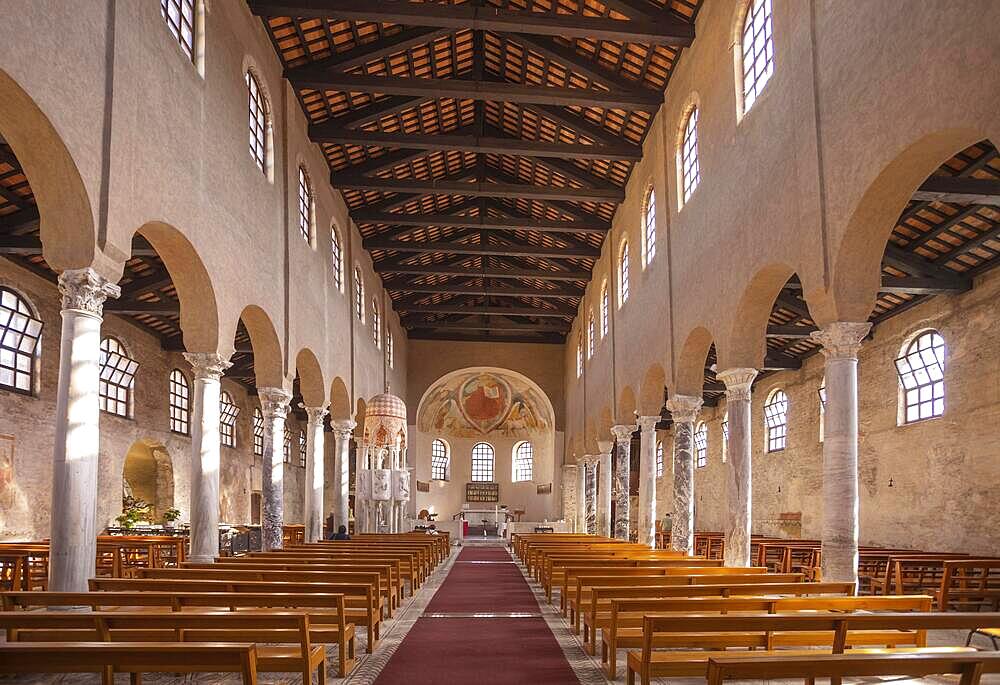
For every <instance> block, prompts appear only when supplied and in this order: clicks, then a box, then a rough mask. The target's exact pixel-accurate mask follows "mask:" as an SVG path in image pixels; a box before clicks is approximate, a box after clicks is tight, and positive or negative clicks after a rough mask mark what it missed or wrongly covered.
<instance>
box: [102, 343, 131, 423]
mask: <svg viewBox="0 0 1000 685" xmlns="http://www.w3.org/2000/svg"><path fill="white" fill-rule="evenodd" d="M100 364H101V382H100V404H101V411H106V412H107V413H109V414H115V415H116V416H124V417H125V418H128V417H129V416H131V415H132V388H133V386H134V385H135V372H136V371H138V370H139V362H137V361H135V360H134V359H130V358H129V356H128V354H127V353H126V352H125V348H124V346H122V344H121V342H119V341H118V340H116V339H115V338H105V339H104V340H102V341H101V359H100Z"/></svg>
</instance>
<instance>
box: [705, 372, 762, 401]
mask: <svg viewBox="0 0 1000 685" xmlns="http://www.w3.org/2000/svg"><path fill="white" fill-rule="evenodd" d="M715 377H716V378H718V379H719V380H720V381H722V382H723V383H725V384H726V400H727V401H729V402H734V401H740V400H742V401H744V402H749V401H750V387H751V386H752V385H753V381H754V379H755V378H756V377H757V369H748V368H745V367H736V368H733V369H726V370H725V371H718V372H716V374H715Z"/></svg>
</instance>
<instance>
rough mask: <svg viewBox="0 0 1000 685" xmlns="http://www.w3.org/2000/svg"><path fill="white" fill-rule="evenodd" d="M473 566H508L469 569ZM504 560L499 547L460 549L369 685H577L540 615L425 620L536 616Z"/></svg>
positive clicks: (516, 572)
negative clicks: (421, 613)
mask: <svg viewBox="0 0 1000 685" xmlns="http://www.w3.org/2000/svg"><path fill="white" fill-rule="evenodd" d="M476 561H486V562H507V563H481V564H477V563H469V562H476ZM511 562H512V560H511V557H510V554H508V552H507V550H506V549H504V548H503V547H485V548H470V547H467V548H465V549H463V550H462V552H461V554H459V556H458V559H457V561H456V562H455V565H454V566H452V569H451V572H450V573H449V574H448V577H447V578H445V581H444V583H442V584H441V587H440V588H439V589H438V591H437V593H436V594H435V595H434V597H433V598H432V599H431V602H430V604H429V605H428V606H427V609H426V610H425V611H424V616H423V617H421V618H419V619H417V621H416V623H415V624H414V626H413V628H412V630H410V632H409V634H408V635H407V636H406V637H405V638H404V639H403V642H402V643H401V644H400V645H399V648H398V649H397V650H396V653H395V654H393V655H392V658H390V659H389V662H388V663H387V664H386V666H385V668H384V669H383V670H382V673H381V674H380V675H379V677H378V678H377V679H376V681H375V683H376V685H396V684H399V683H406V685H441V683H455V684H456V685H457V684H458V683H475V685H524V684H525V683H546V684H554V685H562V684H564V683H565V684H572V685H576V684H577V683H578V680H577V678H576V676H575V675H574V673H573V669H572V668H571V667H570V665H569V662H567V661H566V657H564V656H563V652H562V649H560V647H559V643H557V642H556V639H555V637H553V635H552V631H550V630H549V627H548V626H547V625H546V624H545V619H543V618H541V617H531V618H487V617H485V616H484V617H482V618H464V617H462V618H458V617H433V616H432V615H433V614H435V613H463V614H466V613H474V612H475V613H510V612H526V613H536V614H537V613H541V609H540V608H539V606H538V603H537V602H536V601H535V597H534V595H533V594H532V593H531V589H530V588H529V587H528V584H527V583H526V582H525V580H524V577H523V576H522V575H521V572H520V571H519V570H518V568H517V566H516V565H515V564H513V563H511Z"/></svg>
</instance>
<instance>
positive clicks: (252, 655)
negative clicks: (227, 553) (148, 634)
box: [0, 642, 257, 685]
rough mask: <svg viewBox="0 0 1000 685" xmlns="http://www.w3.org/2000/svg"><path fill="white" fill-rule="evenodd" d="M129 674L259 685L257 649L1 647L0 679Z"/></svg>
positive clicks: (135, 679)
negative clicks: (234, 677) (212, 676)
mask: <svg viewBox="0 0 1000 685" xmlns="http://www.w3.org/2000/svg"><path fill="white" fill-rule="evenodd" d="M115 671H117V672H122V673H130V674H131V676H132V685H140V683H141V682H142V679H141V675H142V674H143V673H239V674H240V676H241V677H242V682H243V685H257V646H256V645H255V644H252V643H249V644H247V643H230V642H215V643H212V642H208V643H201V644H190V643H150V642H116V643H112V642H64V643H59V642H55V643H44V642H34V643H31V642H7V643H2V644H0V673H9V674H24V673H100V674H101V683H102V685H114V672H115Z"/></svg>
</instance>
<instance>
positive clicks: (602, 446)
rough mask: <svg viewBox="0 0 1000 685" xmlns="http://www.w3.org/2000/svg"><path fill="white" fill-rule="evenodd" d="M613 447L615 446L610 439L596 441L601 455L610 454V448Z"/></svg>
mask: <svg viewBox="0 0 1000 685" xmlns="http://www.w3.org/2000/svg"><path fill="white" fill-rule="evenodd" d="M614 448H615V443H614V442H612V441H611V440H598V441H597V449H598V450H600V452H601V456H602V457H605V456H609V455H610V454H611V450H613V449H614Z"/></svg>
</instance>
